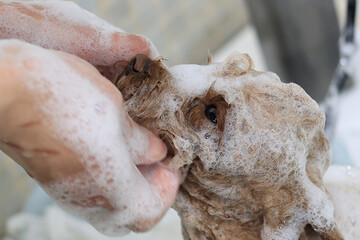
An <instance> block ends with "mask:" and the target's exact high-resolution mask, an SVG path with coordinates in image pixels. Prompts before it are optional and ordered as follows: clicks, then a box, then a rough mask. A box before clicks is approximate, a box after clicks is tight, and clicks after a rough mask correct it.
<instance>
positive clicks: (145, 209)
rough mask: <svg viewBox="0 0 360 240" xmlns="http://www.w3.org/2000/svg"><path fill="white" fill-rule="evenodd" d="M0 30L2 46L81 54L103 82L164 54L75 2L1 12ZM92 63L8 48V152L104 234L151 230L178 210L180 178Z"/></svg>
mask: <svg viewBox="0 0 360 240" xmlns="http://www.w3.org/2000/svg"><path fill="white" fill-rule="evenodd" d="M59 5H61V6H59ZM70 11H72V13H71V14H70ZM67 16H77V18H73V19H69V18H68V17H67ZM0 22H1V23H2V26H1V27H2V28H1V29H0V38H3V39H4V38H21V39H23V40H26V41H29V42H31V43H35V44H38V45H41V46H43V47H46V48H52V49H58V50H59V49H60V50H63V51H66V52H69V53H73V54H76V55H78V56H80V57H82V58H83V59H85V60H87V61H88V62H90V63H91V64H93V65H95V66H96V67H97V68H98V69H102V70H104V69H105V70H106V71H104V72H103V73H104V74H105V75H106V74H111V72H112V71H113V70H114V68H113V65H114V63H116V62H119V61H120V62H121V61H123V62H127V61H128V60H129V59H130V58H131V57H132V56H133V55H135V54H136V53H139V52H143V53H145V54H147V55H150V56H156V55H157V52H156V50H155V49H154V48H153V47H152V45H151V43H150V42H149V41H148V40H146V39H145V38H143V37H141V36H136V35H130V34H126V33H122V32H120V31H119V30H118V29H116V28H115V27H112V26H109V25H108V24H107V23H106V22H103V21H101V20H99V19H97V18H96V17H95V16H94V15H92V14H90V13H88V12H85V11H83V10H81V9H80V8H78V7H77V6H76V5H74V4H71V3H68V2H57V1H54V2H52V1H51V2H41V4H36V3H34V2H21V3H14V2H11V3H0ZM86 22H87V23H86ZM76 24H77V25H76ZM101 27H103V28H101ZM88 62H86V61H84V60H82V59H80V58H78V57H76V56H74V55H70V54H67V53H63V52H58V51H53V50H46V49H43V48H41V47H38V46H34V45H32V44H29V43H25V42H22V41H18V40H0V89H1V94H0V149H1V150H3V151H4V152H5V153H7V154H8V155H9V156H11V157H12V158H13V159H14V160H15V161H17V162H18V163H19V164H20V165H21V166H22V167H23V168H24V169H25V170H26V171H27V172H28V173H29V175H31V176H33V177H34V178H35V179H36V180H37V181H38V182H39V183H40V184H41V185H42V186H43V188H44V189H45V190H46V191H47V192H48V193H49V195H51V196H52V197H53V198H54V199H55V200H56V201H57V203H58V204H59V205H61V206H62V207H64V208H65V209H67V210H69V211H71V212H73V213H75V214H77V215H79V216H81V217H83V218H85V219H87V220H88V221H89V222H90V223H92V224H93V225H94V226H95V227H96V228H97V229H98V230H100V231H102V232H105V233H107V234H120V233H124V232H126V231H128V230H129V229H131V230H134V231H145V230H147V229H149V228H150V227H152V226H153V225H154V224H155V223H156V222H157V221H158V220H159V219H160V218H161V216H162V215H163V214H164V213H165V211H166V210H167V209H168V208H169V206H170V205H171V204H172V203H173V201H174V198H175V196H176V192H177V189H178V186H179V183H180V174H179V172H178V171H176V170H172V169H169V168H168V167H166V159H165V157H166V147H165V145H164V144H163V143H162V142H161V141H160V140H159V139H158V138H157V137H156V136H155V135H153V134H151V133H150V132H149V131H148V130H146V129H145V128H142V127H141V126H139V125H137V124H136V123H134V122H133V121H132V120H131V119H130V118H129V117H128V115H127V113H126V112H125V109H124V106H123V99H122V96H121V94H120V93H119V91H118V90H117V89H116V88H115V87H114V86H113V85H112V83H111V82H110V81H108V80H107V79H106V78H104V77H103V76H101V74H100V73H99V72H98V71H97V70H96V69H95V68H94V67H93V66H91V64H89V63H88ZM120 65H121V64H120ZM163 159H165V160H164V161H162V162H160V161H161V160H163Z"/></svg>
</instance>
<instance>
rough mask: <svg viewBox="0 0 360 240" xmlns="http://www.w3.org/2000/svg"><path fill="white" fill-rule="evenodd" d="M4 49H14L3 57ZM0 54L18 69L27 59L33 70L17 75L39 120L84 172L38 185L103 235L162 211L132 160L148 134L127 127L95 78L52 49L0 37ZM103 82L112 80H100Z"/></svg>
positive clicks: (124, 231)
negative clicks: (130, 142)
mask: <svg viewBox="0 0 360 240" xmlns="http://www.w3.org/2000/svg"><path fill="white" fill-rule="evenodd" d="M6 49H17V50H18V51H16V52H12V53H11V54H9V55H7V53H6V52H7V50H6ZM0 57H7V59H8V60H9V61H10V62H12V63H16V62H17V65H16V66H13V68H16V69H19V71H21V70H22V69H24V65H23V64H24V63H25V62H29V61H31V62H32V64H33V65H34V68H33V69H32V70H29V71H24V74H21V75H20V76H21V77H23V78H24V79H22V81H23V82H24V83H26V85H25V87H26V88H27V89H28V92H29V94H31V95H32V96H34V98H35V101H39V102H41V105H40V104H36V106H38V107H39V109H37V111H39V115H46V118H45V119H43V120H44V121H46V119H48V120H49V122H47V123H46V122H44V124H47V127H48V128H49V129H51V130H52V137H53V138H55V139H57V140H58V141H61V142H63V143H64V144H65V145H66V147H67V148H68V149H69V150H70V151H73V152H75V153H76V155H77V157H76V159H79V160H80V161H81V163H82V165H83V166H84V169H85V172H84V174H80V175H78V176H76V177H74V178H73V179H72V178H71V177H70V178H69V179H65V180H63V181H62V182H57V183H51V184H47V185H44V186H43V187H44V188H45V190H46V191H47V193H48V194H49V195H50V196H51V197H52V198H54V199H55V200H57V202H58V204H59V205H60V206H62V207H63V208H65V209H66V210H69V211H70V212H72V213H74V214H76V215H78V216H80V217H82V218H85V219H86V220H88V221H89V222H90V223H91V224H92V225H94V226H95V227H96V228H97V229H98V230H99V231H101V232H104V233H106V234H108V235H114V234H122V233H126V232H128V231H129V230H128V229H127V227H126V225H128V224H132V223H134V221H137V220H139V219H140V220H141V219H147V217H148V216H160V215H161V214H162V209H163V206H162V201H161V200H160V196H158V194H157V193H156V191H152V189H151V186H149V184H148V182H147V181H146V180H145V179H144V178H143V177H142V175H141V173H140V172H139V170H138V169H137V168H136V166H135V165H134V164H133V162H134V158H135V157H137V156H134V155H136V154H140V153H143V152H144V150H145V149H147V147H148V142H147V138H144V134H143V133H141V132H139V131H140V130H136V129H132V128H131V127H130V126H129V125H128V121H126V120H125V114H124V112H121V111H120V110H119V108H118V107H119V105H116V103H114V102H113V101H114V100H111V99H110V98H109V97H108V96H107V95H106V94H105V93H104V92H102V90H101V88H100V87H99V86H97V85H96V81H94V80H93V79H91V78H87V77H86V76H84V75H83V73H81V72H80V71H76V70H75V69H74V68H73V67H72V66H71V65H69V64H68V63H66V62H65V61H63V60H62V59H61V58H60V57H59V55H56V54H55V52H52V51H49V50H44V49H42V48H40V47H37V46H34V45H30V44H28V43H24V42H21V41H17V40H2V41H0ZM78 61H80V62H81V60H80V59H78ZM80 62H79V64H80ZM83 64H87V63H86V62H85V61H84V62H83ZM95 72H96V70H95V69H94V73H95ZM96 76H97V75H96ZM98 77H99V78H100V74H98ZM104 84H111V83H109V82H107V80H106V79H105V78H104ZM44 98H45V99H46V100H44ZM119 99H120V98H119ZM128 131H131V134H132V136H131V138H132V139H133V141H136V142H137V145H135V146H134V145H132V146H131V147H132V148H131V149H130V146H128V145H127V144H125V143H126V142H125V141H126V137H129V136H128V134H129V132H128ZM24 155H25V157H26V156H28V154H27V153H24ZM60 157H61V153H60ZM134 189H136V191H134ZM100 196H103V197H100ZM89 198H90V199H91V198H92V200H93V201H94V202H95V203H96V205H98V206H104V204H106V202H105V201H106V199H107V200H108V202H109V204H110V205H111V206H112V207H113V208H114V210H112V211H110V210H109V211H106V210H104V208H102V207H86V205H87V204H89V202H88V200H89ZM105 198H106V199H105ZM74 201H75V202H76V203H78V204H75V205H74V204H73V203H74ZM76 205H81V206H76Z"/></svg>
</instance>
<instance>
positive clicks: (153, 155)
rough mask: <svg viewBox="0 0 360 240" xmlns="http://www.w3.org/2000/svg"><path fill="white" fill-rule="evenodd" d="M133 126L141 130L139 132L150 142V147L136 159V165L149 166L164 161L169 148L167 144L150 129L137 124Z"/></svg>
mask: <svg viewBox="0 0 360 240" xmlns="http://www.w3.org/2000/svg"><path fill="white" fill-rule="evenodd" d="M133 124H134V126H135V127H137V128H139V130H140V131H141V132H142V134H143V135H144V138H146V139H147V142H148V144H147V145H148V146H147V147H145V149H144V152H141V153H140V154H138V156H137V157H135V159H134V163H135V164H136V165H149V164H153V163H156V162H160V161H162V160H163V159H164V158H165V157H166V154H167V148H166V145H165V143H163V142H162V141H161V140H160V139H159V138H158V137H156V136H155V135H154V134H153V133H152V132H150V131H149V130H148V129H146V128H144V127H142V126H139V125H138V124H136V123H133Z"/></svg>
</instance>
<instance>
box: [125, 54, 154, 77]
mask: <svg viewBox="0 0 360 240" xmlns="http://www.w3.org/2000/svg"><path fill="white" fill-rule="evenodd" d="M151 65H152V60H151V59H150V58H148V57H147V56H145V55H143V54H138V55H136V56H135V57H133V58H132V59H131V60H130V62H129V63H128V65H127V67H126V69H125V75H130V74H141V75H146V76H149V75H150V72H149V69H150V67H151Z"/></svg>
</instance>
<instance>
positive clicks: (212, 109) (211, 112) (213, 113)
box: [205, 105, 217, 123]
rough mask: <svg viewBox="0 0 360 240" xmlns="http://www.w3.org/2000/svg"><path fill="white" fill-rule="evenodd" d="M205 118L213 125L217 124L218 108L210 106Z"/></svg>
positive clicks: (206, 109)
mask: <svg viewBox="0 0 360 240" xmlns="http://www.w3.org/2000/svg"><path fill="white" fill-rule="evenodd" d="M205 116H206V118H207V119H209V120H210V121H211V122H213V123H217V119H216V107H215V105H210V106H207V107H206V108H205Z"/></svg>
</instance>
